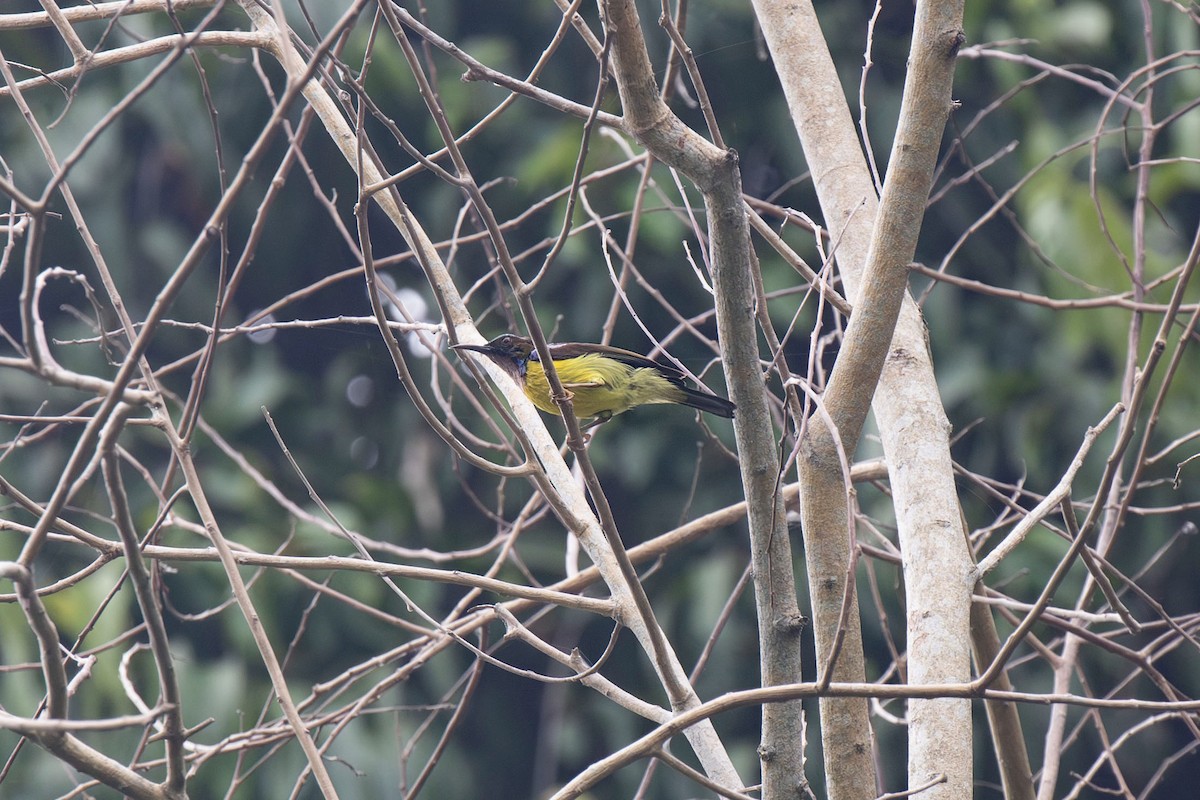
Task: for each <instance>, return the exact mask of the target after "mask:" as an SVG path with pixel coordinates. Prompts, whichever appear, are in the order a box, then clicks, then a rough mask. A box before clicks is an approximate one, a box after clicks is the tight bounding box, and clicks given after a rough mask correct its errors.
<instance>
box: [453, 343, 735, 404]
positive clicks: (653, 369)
mask: <svg viewBox="0 0 1200 800" xmlns="http://www.w3.org/2000/svg"><path fill="white" fill-rule="evenodd" d="M454 349H455V350H471V351H473V352H476V353H483V354H484V355H485V356H487V357H488V358H490V359H491V360H492V361H494V362H495V363H496V364H498V365H499V366H500V368H501V369H503V370H504V371H505V372H507V373H508V374H509V375H511V376H512V377H513V380H515V381H516V382H517V383H519V384H520V385H521V388H522V389H523V390H524V391H525V396H526V397H528V398H529V399H530V400H532V401H533V404H534V405H535V406H537V407H538V408H539V409H541V410H542V411H545V412H546V413H547V414H555V415H557V414H558V413H559V411H558V406H557V405H556V404H555V402H554V400H552V399H551V398H550V382H549V381H548V380H546V372H545V370H544V369H543V368H542V358H541V354H540V353H538V351H537V350H536V349H535V348H534V346H533V341H532V340H531V339H527V338H525V337H524V336H515V335H513V334H511V333H506V334H503V335H501V336H497V337H496V338H495V339H492V340H491V341H490V342H488V343H487V344H456V345H454ZM550 358H552V359H554V369H555V371H556V372H557V373H558V379H559V381H560V382H561V383H562V385H563V388H564V389H566V390H567V391H568V392H570V393H571V404H572V407H573V408H574V410H575V416H576V417H579V418H580V419H587V418H589V417H593V418H594V419H595V422H593V423H592V424H593V425H597V424H600V423H601V422H606V421H607V420H609V419H611V418H612V417H613V416H614V415H616V414H620V413H622V412H624V411H628V410H629V409H631V408H633V407H635V406H644V405H648V404H650V403H678V404H679V405H684V406H690V407H692V408H698V409H700V410H701V411H707V412H708V413H709V414H716V415H717V416H718V417H725V418H726V419H732V418H733V411H734V408H735V406H734V404H733V403H731V402H729V401H728V400H726V399H725V398H724V397H718V396H717V395H715V394H709V393H707V392H699V391H696V390H695V389H691V388H688V385H687V381H686V379H685V378H684V375H683V373H682V372H680V371H679V370H677V369H673V368H672V367H666V366H663V365H662V364H659V363H658V362H656V361H651V360H650V359H648V358H646V357H645V356H640V355H638V354H637V353H634V352H632V351H629V350H622V349H620V348H619V347H609V346H607V345H603V344H582V343H579V342H563V343H561V344H552V345H550ZM588 427H591V425H589V426H588Z"/></svg>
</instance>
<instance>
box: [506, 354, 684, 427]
mask: <svg viewBox="0 0 1200 800" xmlns="http://www.w3.org/2000/svg"><path fill="white" fill-rule="evenodd" d="M554 368H555V370H556V371H557V372H558V379H559V380H560V381H561V382H562V384H563V388H565V389H566V390H567V391H569V392H570V393H571V402H572V404H573V406H574V408H575V416H577V417H580V418H587V417H600V416H612V415H614V414H620V413H621V412H623V411H628V410H629V409H631V408H633V407H634V406H640V405H646V404H647V403H677V402H679V401H680V399H681V398H682V397H683V391H682V390H680V389H679V387H677V386H675V385H674V384H672V383H671V382H670V381H668V380H667V379H666V378H664V377H663V376H662V374H661V373H659V372H658V371H657V370H655V369H650V368H647V367H632V366H630V365H628V364H624V363H622V362H620V361H617V360H616V359H615V358H609V357H607V356H605V355H602V354H599V353H588V354H586V355H582V356H577V357H575V358H566V359H561V360H556V361H555V362H554ZM523 388H524V389H525V394H526V396H527V397H529V399H530V400H532V401H533V404H534V405H535V406H537V407H538V408H540V409H541V410H542V411H545V412H546V413H548V414H558V406H557V405H555V403H554V401H553V400H552V399H551V398H550V383H549V381H547V380H546V372H545V370H543V369H542V365H541V362H538V361H534V360H530V361H529V362H528V364H527V365H526V372H525V384H524V387H523Z"/></svg>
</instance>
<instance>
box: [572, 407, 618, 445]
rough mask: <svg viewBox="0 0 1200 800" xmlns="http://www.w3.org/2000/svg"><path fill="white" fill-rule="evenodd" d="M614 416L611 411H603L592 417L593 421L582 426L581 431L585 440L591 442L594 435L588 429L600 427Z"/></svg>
mask: <svg viewBox="0 0 1200 800" xmlns="http://www.w3.org/2000/svg"><path fill="white" fill-rule="evenodd" d="M612 416H613V415H612V412H611V411H601V412H600V413H599V414H597V415H596V416H595V417H594V418H592V421H591V422H589V423H588V424H587V425H584V426H583V427H582V428H580V429H579V432H580V433H582V434H583V441H584V442H590V441H591V440H592V435H591V434H590V433H588V432H587V431H590V430H591V429H592V428H599V427H600V426H601V425H603V424H604V423H606V422H608V421H609V420H610V419H612Z"/></svg>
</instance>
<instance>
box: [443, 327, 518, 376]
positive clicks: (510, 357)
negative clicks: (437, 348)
mask: <svg viewBox="0 0 1200 800" xmlns="http://www.w3.org/2000/svg"><path fill="white" fill-rule="evenodd" d="M453 349H455V350H458V351H460V352H461V351H463V350H470V351H472V352H475V353H483V354H484V355H485V356H487V357H488V358H490V359H491V360H492V361H494V362H496V364H498V365H500V366H501V367H503V368H504V369H505V370H508V371H509V372H512V373H514V374H515V375H524V374H525V365H526V364H527V363H528V361H529V355H530V353H532V352H533V341H532V340H531V339H527V338H525V337H524V336H517V335H515V334H512V333H505V334H501V335H500V336H497V337H496V338H495V339H492V340H491V341H490V342H488V343H487V344H456V345H453Z"/></svg>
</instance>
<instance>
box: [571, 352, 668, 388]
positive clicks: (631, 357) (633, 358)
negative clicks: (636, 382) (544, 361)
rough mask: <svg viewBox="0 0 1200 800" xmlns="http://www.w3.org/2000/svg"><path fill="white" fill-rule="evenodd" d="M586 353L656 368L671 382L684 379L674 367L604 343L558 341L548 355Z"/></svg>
mask: <svg viewBox="0 0 1200 800" xmlns="http://www.w3.org/2000/svg"><path fill="white" fill-rule="evenodd" d="M588 353H596V354H598V355H602V356H607V357H608V358H611V359H614V360H616V361H620V362H621V363H622V364H628V365H629V366H631V367H638V368H649V369H656V370H658V371H659V372H661V373H662V376H663V377H664V378H666V379H667V380H669V381H671V382H672V383H675V382H677V381H684V380H685V378H684V374H683V373H682V372H680V371H679V370H677V369H675V368H674V367H668V366H666V365H664V364H660V363H658V362H657V361H653V360H651V359H649V358H646V357H645V356H643V355H639V354H638V353H635V352H633V351H632V350H622V349H621V348H620V347H609V346H608V345H606V344H585V343H582V342H560V343H558V344H552V345H550V355H551V357H553V358H554V360H556V361H558V360H561V359H564V358H578V357H579V356H582V355H587V354H588ZM681 385H682V384H681Z"/></svg>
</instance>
